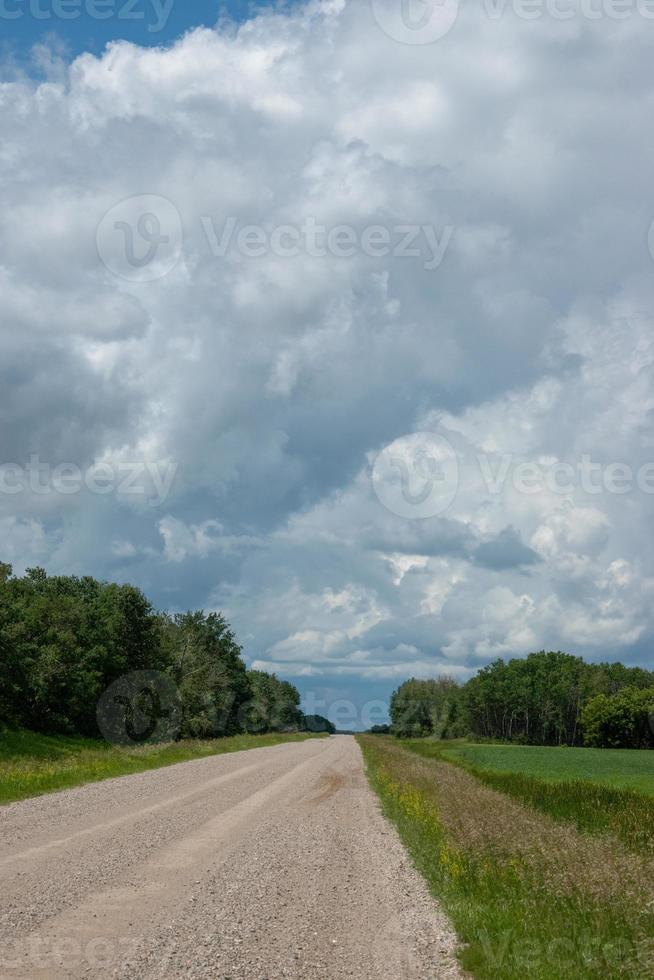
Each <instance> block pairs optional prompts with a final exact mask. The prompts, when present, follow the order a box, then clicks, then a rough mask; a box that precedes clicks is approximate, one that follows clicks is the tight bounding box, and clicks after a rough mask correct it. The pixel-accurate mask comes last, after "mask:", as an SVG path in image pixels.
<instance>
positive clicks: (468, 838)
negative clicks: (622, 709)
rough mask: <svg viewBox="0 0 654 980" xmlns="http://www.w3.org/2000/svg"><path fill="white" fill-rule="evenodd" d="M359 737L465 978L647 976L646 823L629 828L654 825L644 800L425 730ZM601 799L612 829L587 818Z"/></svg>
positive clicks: (651, 957)
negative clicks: (471, 756)
mask: <svg viewBox="0 0 654 980" xmlns="http://www.w3.org/2000/svg"><path fill="white" fill-rule="evenodd" d="M359 741H360V744H361V748H362V750H363V753H364V757H365V760H366V765H367V772H368V778H369V780H370V782H371V785H372V786H373V788H374V789H375V790H376V791H377V793H378V795H379V797H380V800H381V803H382V808H383V810H384V813H385V814H386V816H387V817H388V818H389V819H390V820H391V821H392V822H393V823H394V824H395V825H396V827H397V828H398V831H399V833H400V836H401V837H402V840H403V841H404V844H405V846H406V847H407V849H408V851H409V853H410V854H411V856H412V858H413V860H414V862H415V864H416V866H417V867H418V869H419V870H420V871H421V872H422V874H423V875H424V877H425V879H426V880H427V882H428V884H429V886H430V888H431V890H432V893H433V894H434V896H435V897H436V898H438V900H439V901H440V902H441V904H442V906H443V908H444V910H445V911H446V912H447V913H448V914H449V916H450V918H451V920H452V922H453V924H454V926H455V928H456V930H457V933H458V934H459V937H460V938H461V940H462V942H463V948H462V952H461V961H462V965H463V966H464V967H465V968H466V969H467V970H468V971H469V972H470V973H471V974H472V975H473V976H474V977H478V978H488V980H491V978H492V980H522V978H524V977H529V978H531V980H568V978H569V980H573V978H574V980H578V978H579V980H590V978H597V980H599V978H600V977H611V978H618V977H620V978H622V977H624V978H633V980H636V978H639V980H640V978H646V977H654V941H653V939H652V937H653V936H654V908H652V905H651V895H652V892H653V891H654V862H653V861H652V855H651V853H647V854H644V853H642V852H643V850H647V848H648V846H649V844H651V830H650V831H648V832H647V834H646V835H645V836H644V837H642V838H639V837H638V836H637V833H636V830H637V827H638V825H639V824H642V823H645V824H647V823H648V824H649V826H650V827H651V826H652V824H653V823H654V819H653V818H654V801H653V800H652V799H651V798H650V797H648V796H645V795H643V794H640V793H635V792H631V791H626V790H618V789H614V788H612V787H611V786H602V785H600V784H599V783H594V782H590V781H588V780H581V779H579V778H572V779H568V780H567V781H565V780H561V781H558V782H547V781H545V780H543V779H540V778H537V777H534V776H530V775H525V774H524V773H511V772H492V771H490V770H483V769H481V768H474V767H472V765H471V764H470V763H469V762H467V761H465V762H462V759H461V757H460V756H459V758H457V759H456V760H453V759H452V758H450V759H448V757H447V755H446V753H445V752H444V751H443V743H437V742H429V741H428V740H422V741H418V740H416V741H412V742H400V741H397V740H395V739H393V738H388V737H379V736H361V737H360V738H359ZM484 748H487V747H484ZM446 751H448V750H446ZM607 751H608V750H607ZM453 761H454V764H453ZM607 765H609V764H607ZM599 768H600V769H601V768H602V764H601V763H600V765H599ZM605 768H606V767H605ZM609 768H610V765H609ZM561 787H563V789H561ZM498 789H499V790H501V791H500V792H497V790H498ZM551 792H553V793H554V795H552V796H548V795H547V794H548V793H551ZM539 794H540V795H539ZM557 794H558V795H557ZM566 794H567V796H566ZM607 794H608V795H607ZM530 795H531V798H530ZM607 801H608V803H609V804H612V806H613V809H612V810H611V807H610V806H609V817H610V818H611V819H612V820H613V821H614V823H615V826H614V827H607V826H606V825H604V826H602V825H601V817H600V818H598V819H597V820H595V822H592V820H591V817H590V814H592V813H593V812H595V811H597V810H598V809H600V810H602V808H603V807H604V806H605V805H606V804H607ZM566 806H567V808H568V816H567V818H564V816H563V811H564V810H565V808H566ZM629 814H631V816H629ZM621 820H622V823H621V822H620V821H621ZM584 821H587V825H586V826H584ZM607 830H608V831H609V832H608V833H607V832H606V831H607ZM620 836H623V838H624V839H622V840H621V839H619V837H620ZM625 844H627V846H625Z"/></svg>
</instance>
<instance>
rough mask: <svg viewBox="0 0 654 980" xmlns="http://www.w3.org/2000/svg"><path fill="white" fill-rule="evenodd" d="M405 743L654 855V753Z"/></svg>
mask: <svg viewBox="0 0 654 980" xmlns="http://www.w3.org/2000/svg"><path fill="white" fill-rule="evenodd" d="M406 746H407V748H408V749H410V750H411V751H413V752H417V753H418V754H419V755H422V756H424V757H427V758H441V759H444V760H446V761H448V762H452V763H454V764H455V765H458V766H461V767H463V768H464V769H466V770H467V771H468V772H470V773H472V774H473V775H474V776H476V777H477V779H479V780H481V781H482V782H483V783H485V784H486V785H487V786H492V787H493V788H494V789H497V790H500V791H501V792H503V793H507V794H508V795H509V796H513V797H515V798H516V799H519V800H521V801H522V802H523V803H528V804H529V805H530V806H533V807H535V808H536V809H537V810H540V811H541V812H542V813H547V814H548V815H549V816H550V817H553V818H554V819H555V820H558V821H560V822H571V823H573V824H574V825H575V827H576V828H577V829H578V830H580V831H583V832H586V833H595V834H602V833H610V834H614V835H615V836H616V837H618V838H619V839H620V841H621V842H622V843H623V844H624V845H625V846H626V847H628V848H630V849H631V850H635V851H639V852H641V853H644V854H649V856H650V857H654V752H648V751H646V750H640V751H639V750H631V749H571V748H557V747H540V746H519V745H516V746H513V745H474V744H469V743H456V744H455V745H452V743H451V742H433V741H430V740H428V739H415V740H412V741H408V742H407V743H406ZM621 767H622V772H621V771H620V769H621ZM622 787H625V788H622Z"/></svg>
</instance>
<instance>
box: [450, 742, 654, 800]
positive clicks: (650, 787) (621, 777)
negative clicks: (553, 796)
mask: <svg viewBox="0 0 654 980" xmlns="http://www.w3.org/2000/svg"><path fill="white" fill-rule="evenodd" d="M442 744H443V743H442ZM443 757H444V758H446V759H448V758H451V759H463V760H464V761H465V762H468V763H470V764H471V765H473V766H474V767H475V768H476V769H484V770H488V771H491V772H504V773H507V772H510V773H520V774H521V775H524V776H534V777H535V778H537V779H542V780H544V781H545V782H551V783H553V782H561V781H567V780H577V779H582V780H587V781H588V782H592V783H598V784H601V785H603V786H610V787H612V788H614V789H627V790H633V791H636V792H638V793H645V794H646V795H648V796H654V752H650V751H647V750H646V749H572V748H565V747H561V748H558V747H550V746H543V747H541V746H539V745H474V744H471V743H458V742H457V743H456V744H454V745H453V746H452V747H451V748H450V747H445V745H444V747H443Z"/></svg>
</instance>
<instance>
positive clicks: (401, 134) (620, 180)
mask: <svg viewBox="0 0 654 980" xmlns="http://www.w3.org/2000/svg"><path fill="white" fill-rule="evenodd" d="M464 6H465V5H464ZM641 28H642V25H641V24H640V23H639V22H638V20H637V19H635V18H632V19H631V20H629V21H625V22H620V23H616V22H613V21H609V20H605V21H602V22H601V23H599V22H598V23H594V22H588V21H581V20H578V21H575V22H574V24H571V25H570V24H561V23H559V24H556V23H551V22H545V21H542V22H541V21H539V22H534V23H528V22H518V21H516V20H515V18H512V17H509V16H507V17H505V18H502V19H501V20H499V21H497V22H490V21H488V20H487V19H486V18H485V17H484V15H483V13H482V12H481V11H480V10H478V11H477V12H475V10H474V9H473V7H471V6H470V5H468V6H467V7H465V9H463V8H462V10H461V11H460V16H459V18H458V21H457V23H456V25H455V26H454V27H453V29H452V31H451V32H450V33H449V34H448V36H447V37H445V38H443V39H442V40H440V41H439V42H437V43H436V44H435V45H426V46H424V47H422V48H421V47H419V46H410V45H402V44H397V43H395V42H394V41H393V40H392V39H391V38H389V37H387V36H386V35H385V34H384V33H383V32H382V31H381V30H380V29H379V28H378V26H377V25H376V24H375V22H374V19H373V18H372V14H371V11H370V8H369V5H368V4H356V3H348V4H345V3H340V2H338V3H337V2H333V3H322V4H321V3H312V4H310V5H309V6H307V7H306V8H297V9H294V10H290V11H288V12H287V13H285V14H282V13H274V12H269V13H266V14H263V15H262V16H260V17H258V18H255V19H253V20H251V21H249V22H247V23H246V24H244V25H242V26H241V27H240V28H239V29H235V28H229V29H227V28H226V29H224V30H218V31H210V30H199V31H195V32H192V33H190V34H188V35H187V36H185V37H184V38H182V39H180V40H179V41H178V42H177V43H176V44H175V45H173V46H172V47H170V48H168V49H164V48H161V49H148V50H144V49H141V48H139V47H136V46H134V45H130V44H126V43H115V44H113V45H111V46H110V48H109V49H108V50H107V52H106V53H105V54H104V55H103V56H102V57H101V58H96V57H93V56H91V55H84V56H83V57H81V58H79V59H77V60H76V61H75V62H74V63H73V64H72V65H71V66H69V68H68V69H67V70H65V68H64V67H63V66H62V64H61V62H60V61H57V63H56V65H55V64H54V62H53V63H52V73H51V74H52V77H51V78H50V80H49V81H48V82H47V83H44V84H36V83H31V82H29V81H28V80H22V81H20V82H14V83H8V84H5V85H3V86H2V88H1V92H0V94H1V95H2V98H1V99H0V122H1V125H2V131H3V150H2V156H1V158H0V167H2V173H3V180H2V184H1V186H0V204H1V205H2V207H1V208H0V248H1V249H2V258H1V261H0V292H1V294H2V297H3V300H4V306H3V308H4V309H5V330H4V331H3V333H2V336H1V337H0V379H1V382H2V395H1V396H0V411H1V412H2V421H3V423H4V425H3V428H2V435H1V437H0V445H1V447H2V456H3V460H2V461H3V462H18V463H21V464H23V463H24V461H25V459H26V458H27V457H28V456H29V454H30V453H32V452H39V453H40V455H41V456H42V458H44V459H46V460H48V462H50V463H51V464H52V465H57V464H59V463H62V462H73V463H75V464H76V465H78V466H80V467H82V468H83V467H85V466H87V465H89V464H90V463H91V462H92V461H93V460H98V459H111V460H116V459H132V460H133V459H136V458H140V457H143V458H146V457H147V458H153V453H155V452H156V458H158V459H163V460H169V461H171V463H172V464H174V465H176V466H177V467H178V471H177V477H176V480H175V482H174V486H173V488H172V490H171V494H170V497H169V498H168V499H167V500H166V502H165V507H164V508H163V509H162V508H158V509H157V508H156V507H151V506H150V505H149V504H148V506H143V507H138V508H135V507H133V506H129V501H126V500H124V499H121V498H120V496H110V497H102V498H100V497H99V496H92V495H88V494H87V495H80V496H78V497H77V498H75V499H70V498H63V497H48V498H46V497H39V495H38V494H34V493H31V492H30V493H25V494H23V495H21V497H20V499H17V498H15V497H12V496H9V495H6V494H0V529H1V531H2V545H1V547H2V552H1V553H0V558H2V557H4V558H5V559H8V560H14V561H16V562H17V564H18V566H19V567H22V565H23V564H26V563H29V562H32V561H35V560H38V561H42V562H43V563H44V564H46V565H47V566H48V568H50V569H51V570H52V571H77V572H80V571H86V572H94V573H96V574H99V575H103V576H112V575H113V576H117V577H123V578H124V577H130V578H132V579H134V580H136V581H138V582H139V583H140V584H142V585H143V586H144V587H145V588H146V589H147V590H148V591H149V593H150V594H152V596H153V598H154V600H155V601H156V602H158V603H159V604H161V605H167V606H173V607H184V606H186V605H189V606H194V607H197V606H199V605H202V604H209V605H214V606H218V607H220V608H223V609H224V610H225V611H226V612H227V614H228V615H229V616H230V618H231V619H232V620H233V622H234V626H235V627H236V629H237V631H238V633H239V636H240V638H241V639H242V641H243V642H244V645H245V647H246V652H247V653H248V656H250V657H251V658H252V659H254V660H255V662H257V663H266V664H274V665H277V667H278V668H279V670H280V671H281V672H286V673H289V672H290V671H291V670H292V671H295V672H296V673H295V674H294V676H304V677H332V678H338V677H341V678H344V683H346V684H349V683H350V682H352V683H354V681H353V680H352V678H354V679H356V678H363V679H370V680H371V681H387V682H388V683H389V684H390V683H392V682H394V681H395V680H396V679H401V678H402V677H404V676H406V675H407V674H409V673H415V674H418V675H421V676H422V675H425V676H427V675H429V674H431V673H435V672H438V671H439V670H444V669H447V671H448V672H450V673H453V674H456V675H457V676H461V677H463V676H466V674H467V672H469V671H470V670H471V669H473V668H475V667H477V666H478V665H479V664H480V663H483V662H484V661H486V660H488V659H490V658H492V657H494V656H500V655H502V656H510V655H515V654H521V653H525V652H527V651H528V650H529V649H530V648H533V647H539V646H546V647H558V646H564V645H567V646H568V647H570V648H572V649H575V650H577V651H579V652H585V653H589V654H592V655H596V656H624V657H631V656H633V657H636V658H639V659H640V660H643V659H646V657H647V656H648V648H647V643H648V642H649V640H650V639H651V637H652V634H653V632H654V629H653V627H654V624H653V623H652V612H651V610H652V603H651V594H652V585H651V583H652V580H653V578H654V569H653V568H652V559H651V557H650V553H649V550H648V549H647V546H646V541H647V533H648V528H649V527H650V525H651V512H652V494H651V493H648V492H645V491H644V490H642V489H640V490H639V489H638V488H637V489H635V490H633V491H632V492H629V493H627V494H614V493H608V492H604V491H603V492H600V493H599V494H592V493H588V492H587V491H585V490H584V489H583V487H581V486H579V485H577V484H576V485H575V486H574V487H573V488H572V490H571V491H570V492H569V493H566V494H563V495H562V494H559V493H556V492H553V491H551V490H548V489H546V490H544V491H543V492H539V493H537V494H531V495H530V494H526V493H524V492H521V491H520V490H518V489H516V487H515V485H514V483H513V481H512V478H509V479H508V481H507V482H506V483H505V485H504V487H503V489H502V490H501V492H499V493H492V492H489V490H488V487H487V486H486V484H485V481H484V474H483V472H482V471H481V470H480V467H479V463H478V457H479V456H480V455H482V456H485V457H486V458H487V461H488V463H489V465H490V467H491V471H492V472H493V473H497V472H498V468H499V467H501V465H502V460H503V458H505V457H507V456H508V457H510V465H511V467H512V468H513V469H514V468H515V466H517V465H520V464H523V463H527V464H530V463H537V464H538V465H539V466H544V467H551V466H552V465H553V464H554V463H556V464H560V463H568V464H572V465H577V464H578V462H579V460H580V459H581V458H582V457H583V456H584V455H588V454H589V455H591V456H592V457H593V459H595V460H597V462H598V463H600V464H601V465H602V466H603V467H607V466H609V465H610V464H612V463H620V462H625V463H629V464H630V465H631V466H632V467H633V469H634V471H636V470H638V469H639V468H640V467H642V466H644V465H645V464H647V463H648V462H651V461H652V460H654V437H653V436H652V413H653V410H654V394H653V392H654V386H653V384H652V381H653V380H654V379H653V373H654V331H653V329H652V323H653V322H654V321H653V320H652V310H654V302H653V293H654V265H653V264H652V260H651V258H650V256H649V253H648V251H647V246H646V243H647V230H648V225H649V222H650V220H651V217H652V216H650V215H649V214H648V211H647V208H648V203H647V202H648V201H649V200H650V197H651V194H650V185H651V173H652V169H653V165H654V149H653V148H652V146H651V141H650V140H649V139H648V135H647V134H648V132H649V128H650V112H649V105H650V103H651V99H650V98H649V96H650V95H651V90H652V87H653V86H654V81H653V80H652V78H651V72H650V71H649V62H650V52H649V47H648V44H647V42H646V40H645V39H644V38H643V33H642V30H641ZM40 59H41V63H43V64H45V63H46V62H47V61H48V59H47V58H46V57H45V53H44V52H41V54H40ZM607 64H610V65H611V66H612V68H611V71H610V72H607V70H606V65H607ZM616 78H617V79H620V84H616V82H615V79H616ZM142 194H149V195H160V196H163V197H165V198H167V199H168V200H170V201H171V202H173V204H174V205H175V208H176V209H177V210H178V211H179V214H180V215H181V218H182V224H183V229H184V241H183V249H182V256H181V259H180V261H179V263H178V264H177V265H176V267H175V268H174V270H172V271H171V272H170V273H169V274H168V275H167V276H166V277H164V278H161V279H158V280H155V281H153V282H150V283H141V284H140V283H134V282H130V281H127V280H123V279H119V278H116V277H115V276H113V275H112V273H111V272H110V271H109V270H108V269H107V267H106V266H105V265H104V264H103V263H102V261H101V259H100V257H99V256H98V255H97V253H96V250H95V234H96V228H97V226H98V223H99V222H100V221H101V219H102V218H103V216H104V215H105V214H106V213H107V211H108V210H109V209H110V208H112V207H113V206H114V205H116V204H117V203H118V202H120V201H123V200H124V199H125V198H129V197H130V196H132V195H142ZM230 216H232V217H234V218H235V219H236V220H237V221H238V225H239V228H241V227H243V226H247V225H256V226H259V227H261V228H263V229H264V230H265V231H266V233H267V234H270V233H271V231H272V230H273V229H274V228H275V227H277V226H279V225H280V224H285V225H292V226H295V227H301V226H303V224H305V223H306V222H307V221H315V222H317V223H319V224H324V225H325V226H327V227H334V226H336V225H341V224H347V225H349V226H351V227H352V228H353V229H354V230H355V231H356V233H357V240H359V241H360V239H361V234H362V233H363V231H364V229H366V228H368V227H370V226H373V225H381V226H383V227H385V228H393V227H395V226H401V225H407V224H409V225H410V224H412V223H417V224H426V223H429V224H430V225H433V227H434V229H435V231H436V232H437V233H438V234H439V235H440V234H441V233H442V231H443V229H444V228H445V227H447V226H453V227H454V233H453V235H452V238H451V242H450V244H449V246H448V248H447V250H446V253H445V256H444V259H443V262H442V264H441V265H440V267H439V268H437V269H434V270H431V271H430V270H427V269H425V268H424V262H423V261H421V260H419V259H416V258H415V257H414V258H412V257H410V256H409V257H406V256H405V257H402V256H398V255H392V254H389V255H384V256H380V257H377V258H375V257H373V256H371V255H369V254H366V253H365V251H362V250H361V249H358V250H356V249H355V253H354V254H353V255H351V256H350V257H349V258H344V257H340V256H337V255H334V254H327V255H317V254H310V253H307V252H305V253H301V254H299V255H297V256H296V257H294V258H285V257H283V256H282V255H280V254H275V253H274V251H268V252H267V254H265V255H263V256H261V257H260V258H252V257H248V256H247V255H245V254H243V251H242V250H241V251H239V250H238V249H237V248H235V247H232V248H230V249H228V251H227V253H226V254H225V255H224V257H222V258H221V257H220V256H217V255H215V254H213V252H212V248H211V243H210V242H209V241H208V240H207V237H206V234H205V231H204V229H203V223H202V219H203V218H205V219H206V218H208V219H211V221H212V222H213V227H214V228H215V230H216V233H217V235H218V237H219V236H220V234H221V230H222V228H223V227H224V223H225V221H226V220H227V219H228V218H229V217H230ZM148 227H149V228H150V231H153V230H154V227H153V226H148ZM430 429H433V430H438V431H440V432H442V433H443V434H445V435H446V436H447V437H448V438H449V439H450V441H451V442H452V445H453V446H454V448H455V450H456V452H457V454H458V456H459V465H460V477H461V479H460V485H459V491H458V495H457V497H456V499H455V501H454V503H453V504H452V505H451V507H450V508H449V509H448V510H447V512H446V513H445V514H444V515H441V516H438V517H434V518H430V519H428V520H416V521H412V520H410V519H405V518H401V517H399V516H397V515H396V514H394V513H392V512H390V511H388V510H386V509H385V508H384V507H383V506H382V504H381V503H380V501H379V500H378V499H377V497H376V496H375V494H374V492H373V487H372V484H371V477H370V475H371V468H372V464H373V461H374V459H375V457H376V455H377V453H378V452H379V451H380V450H381V449H382V448H383V447H384V446H386V445H388V444H390V443H392V442H394V441H395V440H396V439H398V438H401V437H402V436H405V435H407V434H410V433H412V432H415V431H420V430H430ZM513 469H512V470H511V473H512V472H513ZM530 549H531V550H530ZM181 566H183V572H184V574H180V571H181ZM444 665H445V666H444ZM297 672H301V673H299V674H298V673H297Z"/></svg>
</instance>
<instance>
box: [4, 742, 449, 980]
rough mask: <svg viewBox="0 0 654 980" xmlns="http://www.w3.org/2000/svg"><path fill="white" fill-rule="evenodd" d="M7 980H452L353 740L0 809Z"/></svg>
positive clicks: (197, 766)
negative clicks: (109, 979) (158, 979)
mask: <svg viewBox="0 0 654 980" xmlns="http://www.w3.org/2000/svg"><path fill="white" fill-rule="evenodd" d="M0 909H1V919H0V976H1V977H2V978H5V977H7V978H15V980H19V978H26V977H28V978H33V977H34V978H37V977H39V978H40V977H43V978H46V977H47V978H48V980H57V978H63V977H68V978H70V977H94V978H96V977H100V978H102V977H119V978H125V980H127V978H129V980H138V978H155V977H162V978H163V977H190V978H207V977H211V978H219V980H227V978H230V980H265V978H268V980H276V978H278V977H284V978H286V977H288V978H307V980H340V978H342V977H349V978H355V980H373V978H374V980H400V978H411V980H422V978H425V980H441V978H448V980H449V978H454V977H460V976H461V974H460V972H459V969H458V967H457V964H456V961H455V959H454V953H453V951H454V948H455V942H456V940H455V937H454V935H453V933H452V931H451V928H450V926H449V924H448V922H447V920H446V919H445V918H444V917H443V915H442V914H441V913H440V912H439V910H438V909H437V907H436V905H435V903H434V901H433V900H432V899H431V898H430V897H429V895H428V893H427V890H426V887H425V885H424V883H423V881H422V879H421V878H420V876H419V875H418V874H417V873H416V872H415V871H414V870H413V868H412V867H411V864H410V862H409V859H408V858H407V856H406V853H405V851H404V849H403V847H402V845H401V843H400V841H399V839H398V837H397V835H396V833H395V831H394V830H393V829H392V828H391V827H390V826H389V825H388V824H387V822H386V821H385V820H384V818H383V817H382V816H381V814H380V812H379V808H378V805H377V801H376V797H375V796H374V794H373V793H372V792H371V791H370V789H369V788H368V785H367V782H366V779H365V775H364V771H363V761H362V757H361V752H360V750H359V747H358V745H357V744H356V742H355V740H354V739H353V738H351V737H349V736H332V737H331V738H329V739H320V740H311V741H306V742H296V743H287V744H284V745H278V746H274V747H271V748H265V749H254V750H250V751H247V752H237V753H233V754H230V755H222V756H213V757H210V758H206V759H200V760H196V761H193V762H185V763H181V764H179V765H175V766H170V767H168V768H166V769H158V770H153V771H151V772H146V773H140V774H138V775H133V776H123V777H121V778H119V779H112V780H107V781H106V782H103V783H94V784H90V785H87V786H82V787H79V788H78V789H73V790H68V791H66V792H63V793H56V794H53V795H50V796H45V797H40V798H38V799H34V800H26V801H25V802H22V803H14V804H11V805H10V806H7V807H3V808H0Z"/></svg>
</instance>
